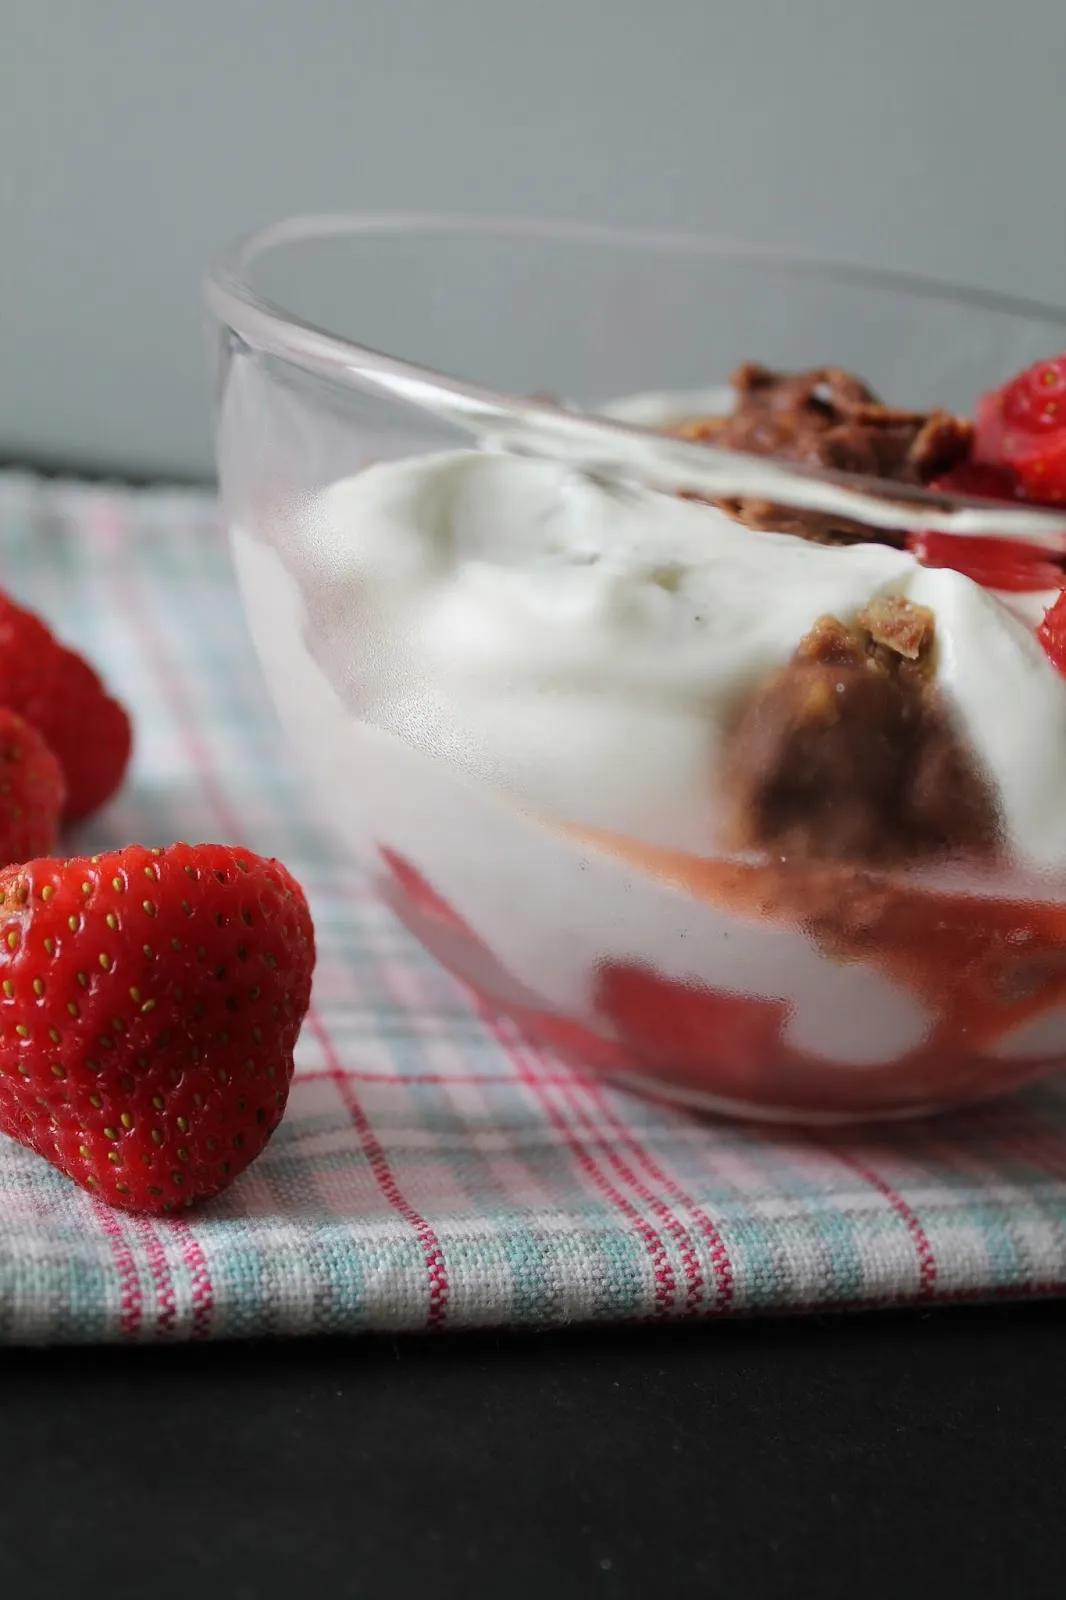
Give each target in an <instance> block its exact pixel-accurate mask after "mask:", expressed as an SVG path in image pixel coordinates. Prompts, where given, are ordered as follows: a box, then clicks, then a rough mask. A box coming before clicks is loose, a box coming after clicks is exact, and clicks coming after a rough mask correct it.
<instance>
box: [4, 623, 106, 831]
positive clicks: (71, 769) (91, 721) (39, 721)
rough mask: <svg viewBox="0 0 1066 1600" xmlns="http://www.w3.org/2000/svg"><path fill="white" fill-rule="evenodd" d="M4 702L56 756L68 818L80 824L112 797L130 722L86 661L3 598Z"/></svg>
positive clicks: (66, 817)
mask: <svg viewBox="0 0 1066 1600" xmlns="http://www.w3.org/2000/svg"><path fill="white" fill-rule="evenodd" d="M0 705H4V706H10V708H11V709H12V710H13V711H17V712H18V713H19V715H20V716H22V717H25V719H26V721H27V722H31V723H32V724H33V726H34V727H35V728H36V729H37V730H38V732H39V733H41V734H43V735H44V739H45V742H46V743H47V744H48V745H50V746H51V748H52V750H53V751H54V752H55V754H56V755H57V756H58V758H59V764H60V766H61V767H62V768H63V775H64V777H65V778H66V784H67V799H66V807H65V811H64V817H65V819H66V820H67V821H68V822H76V821H77V820H78V818H79V817H84V816H87V815H88V814H89V812H90V811H95V810H96V808H97V806H100V805H103V803H104V801H105V800H107V799H109V798H110V796H111V795H112V794H113V793H114V791H115V790H116V789H117V788H118V786H119V784H120V783H121V781H122V775H123V773H124V772H125V770H126V764H127V762H128V761H129V756H130V742H131V741H130V721H129V718H128V717H127V715H126V713H125V711H124V710H123V709H122V707H121V706H120V705H119V703H118V701H117V700H114V699H112V697H111V696H110V695H109V694H108V693H107V690H106V689H105V688H104V686H103V684H102V683H101V682H100V679H99V677H98V676H97V674H96V673H95V672H94V671H93V669H92V667H91V666H90V665H89V663H88V662H87V661H86V660H85V659H84V658H83V657H82V656H79V655H78V654H77V653H76V652H75V651H74V650H68V649H67V647H66V646H65V645H62V644H60V642H59V640H58V639H56V638H55V636H54V635H53V634H52V633H50V632H49V630H48V628H46V627H45V625H44V623H43V622H42V621H41V619H40V618H39V617H37V616H35V615H34V613H33V612H32V611H26V610H24V609H23V607H22V606H17V605H16V604H15V603H14V601H13V600H11V599H9V598H8V597H7V595H4V594H0Z"/></svg>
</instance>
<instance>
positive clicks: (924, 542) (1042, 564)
mask: <svg viewBox="0 0 1066 1600" xmlns="http://www.w3.org/2000/svg"><path fill="white" fill-rule="evenodd" d="M907 549H908V550H909V551H910V552H911V554H912V555H914V556H916V557H917V558H918V560H919V561H920V562H921V563H922V566H923V567H950V568H951V570H952V571H953V572H961V573H962V574H963V575H964V576H965V577H967V578H972V579H973V581H974V583H980V584H983V585H984V587H985V588H986V589H1004V590H1010V591H1012V592H1015V593H1019V594H1021V593H1026V592H1031V591H1035V590H1040V589H1057V588H1058V586H1059V585H1060V584H1061V583H1062V582H1063V580H1064V578H1066V569H1064V568H1063V567H1062V566H1061V565H1060V564H1059V562H1057V561H1055V560H1054V559H1053V558H1052V557H1051V556H1050V555H1049V554H1048V552H1047V551H1046V550H1043V549H1041V548H1040V546H1039V545H1032V544H1021V543H1020V542H1019V541H1018V540H1017V539H981V538H976V537H971V536H970V535H967V534H957V533H927V532H923V533H912V534H908V536H907Z"/></svg>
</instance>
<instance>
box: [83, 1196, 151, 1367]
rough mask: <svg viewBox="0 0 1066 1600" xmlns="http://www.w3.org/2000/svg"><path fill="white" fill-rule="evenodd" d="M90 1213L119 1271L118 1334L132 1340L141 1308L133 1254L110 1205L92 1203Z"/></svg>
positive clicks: (135, 1332)
mask: <svg viewBox="0 0 1066 1600" xmlns="http://www.w3.org/2000/svg"><path fill="white" fill-rule="evenodd" d="M93 1210H94V1211H95V1212H96V1220H97V1222H99V1224H100V1226H101V1228H102V1229H103V1230H104V1232H105V1233H106V1235H107V1238H108V1243H109V1244H110V1246H111V1253H112V1255H113V1256H114V1258H115V1266H116V1267H117V1268H118V1277H119V1317H118V1326H119V1332H120V1333H121V1334H123V1335H124V1336H125V1337H126V1338H127V1339H132V1338H134V1337H135V1336H136V1334H137V1333H138V1332H139V1331H140V1327H141V1318H142V1313H143V1309H144V1306H143V1299H142V1295H141V1279H140V1274H139V1273H138V1271H137V1263H136V1262H135V1261H134V1259H133V1251H132V1250H131V1249H130V1247H129V1245H128V1244H127V1243H126V1235H125V1233H124V1232H123V1229H122V1224H121V1223H120V1222H119V1220H118V1218H117V1216H116V1215H115V1213H114V1212H113V1211H112V1210H111V1208H110V1206H106V1205H105V1204H104V1202H103V1201H102V1200H94V1201H93Z"/></svg>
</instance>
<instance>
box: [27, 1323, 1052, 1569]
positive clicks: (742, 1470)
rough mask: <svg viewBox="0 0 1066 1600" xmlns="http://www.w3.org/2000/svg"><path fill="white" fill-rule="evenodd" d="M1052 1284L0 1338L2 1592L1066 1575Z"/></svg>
mask: <svg viewBox="0 0 1066 1600" xmlns="http://www.w3.org/2000/svg"><path fill="white" fill-rule="evenodd" d="M1064 1358H1066V1305H1060V1304H1045V1305H1036V1306H1019V1307H997V1308H990V1309H976V1310H973V1309H970V1310H961V1309H957V1310H945V1311H939V1312H935V1313H932V1314H928V1315H924V1316H918V1315H916V1314H900V1315H891V1316H890V1315H884V1316H872V1315H868V1316H864V1317H852V1318H845V1317H841V1318H835V1319H834V1318H821V1319H817V1320H814V1319H812V1320H808V1321H795V1320H792V1321H778V1322H750V1323H731V1324H719V1325H709V1324H702V1325H699V1326H689V1327H684V1328H653V1327H642V1328H635V1329H628V1330H619V1331H602V1330H600V1331H593V1332H580V1331H577V1332H572V1333H568V1334H561V1335H555V1334H552V1335H543V1336H540V1337H529V1336H523V1337H520V1338H519V1337H516V1338H508V1337H505V1336H493V1337H491V1338H489V1337H485V1336H478V1335H469V1336H463V1335H453V1336H451V1337H449V1338H439V1339H431V1338H424V1339H404V1340H396V1341H392V1340H389V1341H386V1340H378V1339H365V1340H362V1341H345V1342H335V1343H330V1342H313V1343H311V1342H309V1343H295V1344H291V1345H281V1344H278V1345H257V1346H251V1345H218V1346H208V1347H200V1348H196V1347H175V1348H170V1349H157V1350H105V1351H43V1352H36V1351H18V1350H9V1351H6V1352H4V1353H3V1354H2V1356H0V1438H2V1439H3V1457H4V1464H5V1466H6V1471H5V1473H4V1482H3V1489H2V1492H0V1596H4V1597H7V1596H11V1597H13V1600H14V1597H16V1596H17V1597H18V1600H31V1597H36V1596H38V1595H40V1596H49V1597H51V1596H59V1595H64V1596H65V1595H68V1594H70V1595H77V1596H86V1595H95V1594H97V1593H99V1594H106V1595H108V1596H109V1597H112V1600H125V1597H126V1596H137V1597H138V1600H140V1597H144V1600H170V1597H171V1596H175V1597H177V1596H179V1595H180V1596H188V1595H190V1594H197V1593H201V1594H204V1595H207V1594H216V1593H217V1594H220V1595H224V1596H226V1597H227V1600H243V1597H245V1596H247V1597H253V1596H254V1597H258V1596H262V1595H266V1596H273V1595H282V1594H285V1593H293V1594H295V1595H298V1596H302V1595H308V1596H310V1595H314V1596H319V1595H321V1596H323V1597H325V1596H364V1595H365V1596H375V1597H377V1596H381V1597H388V1596H390V1595H399V1596H406V1595H418V1596H421V1595H427V1596H433V1597H450V1596H457V1597H458V1596H478V1597H479V1596H497V1595H501V1596H504V1595H515V1594H518V1595H527V1594H528V1595H534V1594H544V1595H546V1596H548V1597H549V1600H564V1597H568V1596H571V1595H573V1596H584V1595H593V1596H595V1595H603V1596H625V1597H630V1596H633V1597H637V1596H641V1597H643V1596H649V1595H656V1594H660V1593H662V1594H666V1595H675V1594H676V1595H684V1594H694V1595H695V1594H700V1595H715V1596H717V1595H723V1596H725V1595H728V1596H731V1597H732V1596H741V1597H743V1596H752V1597H763V1596H803V1595H808V1594H810V1595H818V1596H823V1597H833V1596H841V1597H843V1596H852V1595H856V1594H858V1595H862V1596H864V1597H872V1600H879V1597H881V1596H900V1595H903V1596H907V1597H914V1596H922V1595H934V1594H940V1593H943V1592H945V1591H947V1590H948V1587H949V1584H952V1583H955V1584H958V1586H959V1588H960V1590H961V1591H962V1592H963V1593H968V1594H971V1595H972V1594H978V1595H1011V1596H1025V1597H1030V1596H1031V1597H1039V1596H1043V1595H1048V1596H1051V1595H1055V1596H1057V1597H1061V1596H1062V1595H1063V1594H1064V1593H1066V1576H1064V1567H1066V1443H1064V1438H1063V1423H1064V1420H1066V1416H1064V1412H1066V1407H1064V1405H1063V1396H1064V1380H1063V1367H1064Z"/></svg>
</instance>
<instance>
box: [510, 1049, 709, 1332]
mask: <svg viewBox="0 0 1066 1600" xmlns="http://www.w3.org/2000/svg"><path fill="white" fill-rule="evenodd" d="M538 1054H539V1052H538ZM562 1095H563V1098H564V1099H565V1100H566V1101H568V1103H569V1104H570V1106H571V1107H572V1108H573V1110H574V1113H575V1114H576V1116H577V1117H578V1119H579V1121H580V1122H581V1124H582V1126H583V1127H584V1128H586V1129H588V1130H589V1132H590V1133H593V1134H594V1133H595V1129H596V1124H595V1121H594V1119H593V1117H592V1116H591V1115H590V1113H589V1111H588V1110H586V1109H585V1107H584V1106H583V1104H582V1102H581V1100H580V1098H579V1096H578V1093H577V1091H576V1089H575V1088H574V1087H573V1086H568V1087H566V1088H564V1089H563V1091H562ZM586 1095H587V1098H588V1099H589V1100H590V1101H591V1103H592V1105H593V1106H594V1107H596V1108H597V1109H598V1110H599V1112H600V1116H601V1118H602V1120H603V1121H604V1122H605V1123H606V1124H607V1125H608V1127H610V1128H611V1129H612V1130H613V1131H614V1132H615V1133H616V1134H617V1133H621V1134H622V1135H623V1136H624V1137H623V1139H622V1141H621V1142H622V1144H623V1145H624V1146H625V1147H626V1148H627V1149H628V1150H629V1151H630V1153H631V1154H632V1155H633V1156H634V1157H635V1158H636V1161H637V1163H638V1164H639V1165H641V1166H643V1167H644V1169H645V1171H648V1170H649V1167H648V1160H647V1157H646V1154H645V1152H644V1151H643V1150H642V1149H641V1147H640V1145H639V1144H638V1142H637V1140H636V1139H635V1138H634V1137H633V1136H632V1135H630V1134H628V1133H627V1132H626V1130H625V1129H624V1128H623V1127H622V1124H621V1123H620V1122H619V1121H618V1119H617V1118H616V1117H612V1116H611V1113H610V1111H609V1110H608V1108H607V1106H606V1103H605V1102H604V1101H603V1099H602V1098H600V1097H597V1096H595V1095H593V1094H591V1092H589V1091H588V1090H586ZM601 1148H602V1150H603V1154H604V1155H605V1156H606V1157H607V1160H608V1162H609V1163H610V1165H611V1166H612V1167H613V1168H614V1170H615V1172H617V1174H618V1176H619V1177H620V1178H621V1179H622V1181H623V1182H624V1183H627V1184H628V1185H629V1187H630V1188H631V1189H632V1191H633V1193H634V1194H635V1195H636V1196H637V1198H638V1199H639V1200H642V1201H643V1202H644V1204H645V1205H646V1206H648V1207H649V1209H650V1210H651V1211H652V1212H654V1214H655V1216H657V1217H658V1219H659V1221H660V1222H661V1223H662V1225H663V1227H664V1228H665V1229H666V1231H667V1233H668V1234H669V1235H670V1237H671V1238H672V1239H673V1240H674V1242H675V1244H676V1245H677V1248H678V1253H679V1254H680V1256H681V1265H682V1268H683V1269H684V1273H685V1314H686V1315H687V1316H692V1315H693V1314H694V1313H695V1312H696V1311H697V1310H698V1309H699V1306H700V1302H701V1301H702V1300H703V1291H704V1287H705V1285H704V1277H703V1269H702V1267H701V1266H700V1258H699V1255H698V1253H697V1250H696V1246H695V1244H694V1242H693V1239H692V1235H691V1234H690V1233H689V1231H688V1229H687V1228H686V1227H685V1225H684V1223H683V1222H682V1221H681V1219H680V1217H678V1216H677V1214H676V1213H675V1212H674V1211H672V1210H671V1209H670V1207H669V1206H668V1205H667V1204H666V1203H665V1201H664V1200H662V1199H661V1198H660V1197H659V1196H658V1195H657V1194H654V1193H653V1192H652V1190H651V1189H649V1188H648V1186H647V1184H646V1183H645V1182H644V1181H643V1179H642V1178H641V1177H640V1175H639V1174H638V1173H637V1172H635V1171H634V1170H633V1167H631V1166H630V1165H629V1163H628V1162H627V1161H624V1160H623V1159H622V1157H621V1155H619V1153H618V1150H617V1149H612V1148H611V1147H609V1146H607V1145H602V1146H601ZM653 1176H654V1175H653Z"/></svg>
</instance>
